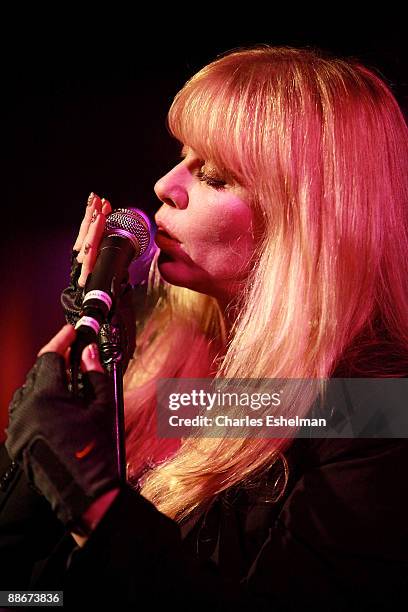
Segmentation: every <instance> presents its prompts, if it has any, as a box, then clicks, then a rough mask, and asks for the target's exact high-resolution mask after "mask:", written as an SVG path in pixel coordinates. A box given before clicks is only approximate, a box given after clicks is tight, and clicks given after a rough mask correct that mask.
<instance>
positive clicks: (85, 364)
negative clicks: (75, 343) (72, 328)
mask: <svg viewBox="0 0 408 612" xmlns="http://www.w3.org/2000/svg"><path fill="white" fill-rule="evenodd" d="M81 369H82V371H83V372H102V373H104V372H105V370H104V369H103V367H102V364H101V362H100V359H99V351H98V346H97V345H96V344H95V343H93V344H88V346H86V347H85V348H84V350H83V351H82V358H81Z"/></svg>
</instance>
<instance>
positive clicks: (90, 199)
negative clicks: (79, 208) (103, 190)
mask: <svg viewBox="0 0 408 612" xmlns="http://www.w3.org/2000/svg"><path fill="white" fill-rule="evenodd" d="M94 197H95V194H94V192H93V191H91V193H90V194H89V197H88V201H87V203H86V205H87V206H92V203H93V201H94Z"/></svg>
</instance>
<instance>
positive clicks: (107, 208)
mask: <svg viewBox="0 0 408 612" xmlns="http://www.w3.org/2000/svg"><path fill="white" fill-rule="evenodd" d="M101 202H102V212H103V214H104V215H105V217H106V216H107V215H109V214H110V213H111V212H112V206H111V203H110V202H109V200H107V199H106V198H102V200H101Z"/></svg>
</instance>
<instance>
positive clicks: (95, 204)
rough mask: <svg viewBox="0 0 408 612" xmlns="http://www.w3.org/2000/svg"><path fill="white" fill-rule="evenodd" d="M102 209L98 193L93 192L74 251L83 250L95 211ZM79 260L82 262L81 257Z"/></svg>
mask: <svg viewBox="0 0 408 612" xmlns="http://www.w3.org/2000/svg"><path fill="white" fill-rule="evenodd" d="M101 210H102V202H101V199H100V197H99V196H98V195H96V193H93V192H92V193H91V194H90V195H89V198H88V203H87V206H86V210H85V216H84V218H83V220H82V223H81V227H80V228H79V234H78V236H77V239H76V241H75V244H74V247H73V250H74V251H81V248H82V245H83V243H84V240H85V238H86V235H87V233H88V230H89V226H90V224H91V223H92V218H93V216H94V214H95V212H96V213H98V212H100V211H101ZM78 257H79V256H78ZM78 261H79V263H81V261H80V260H79V258H78Z"/></svg>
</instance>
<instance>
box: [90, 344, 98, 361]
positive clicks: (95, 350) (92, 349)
mask: <svg viewBox="0 0 408 612" xmlns="http://www.w3.org/2000/svg"><path fill="white" fill-rule="evenodd" d="M88 355H89V357H90V358H91V359H93V360H95V359H98V347H97V345H96V344H95V342H93V343H92V344H89V345H88Z"/></svg>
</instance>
